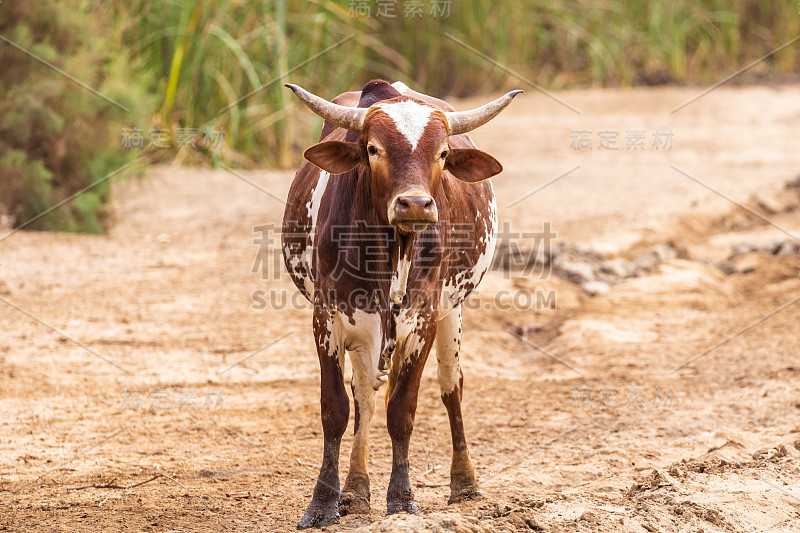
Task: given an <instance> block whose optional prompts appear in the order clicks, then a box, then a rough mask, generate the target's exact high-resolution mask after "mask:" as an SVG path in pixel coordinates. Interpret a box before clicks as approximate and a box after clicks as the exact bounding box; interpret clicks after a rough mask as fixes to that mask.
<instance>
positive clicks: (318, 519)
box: [297, 309, 350, 529]
mask: <svg viewBox="0 0 800 533" xmlns="http://www.w3.org/2000/svg"><path fill="white" fill-rule="evenodd" d="M334 327H335V326H334V323H333V320H331V317H330V315H329V314H328V313H327V312H326V311H321V310H319V309H315V310H314V338H315V340H316V344H317V355H318V356H319V366H320V371H321V383H320V408H321V414H322V433H323V435H324V447H323V455H322V467H321V468H320V471H319V477H318V478H317V484H316V486H315V487H314V496H313V498H312V499H311V503H310V504H308V508H307V509H306V512H305V514H304V515H303V518H302V520H300V523H299V524H297V529H305V528H309V527H325V526H329V525H331V524H338V523H339V445H340V444H341V442H342V435H343V434H344V432H345V430H346V429H347V422H348V418H349V416H350V400H349V399H348V397H347V391H346V390H345V387H344V379H343V376H342V367H343V366H344V347H343V346H342V344H341V342H340V341H339V338H340V335H338V332H337V331H334Z"/></svg>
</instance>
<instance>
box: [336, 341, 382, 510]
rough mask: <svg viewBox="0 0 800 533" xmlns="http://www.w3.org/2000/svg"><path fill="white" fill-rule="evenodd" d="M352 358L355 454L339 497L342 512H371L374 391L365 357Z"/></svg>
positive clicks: (360, 355)
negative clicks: (370, 468)
mask: <svg viewBox="0 0 800 533" xmlns="http://www.w3.org/2000/svg"><path fill="white" fill-rule="evenodd" d="M351 355H353V357H351V358H350V360H351V361H352V363H353V381H352V383H351V388H352V390H353V403H354V404H355V409H356V413H355V426H356V427H355V438H354V441H353V451H352V453H351V454H350V471H349V472H348V473H347V480H346V481H345V483H344V489H343V490H342V496H341V498H339V513H341V514H342V516H344V515H347V514H367V513H369V497H370V494H369V470H368V468H367V459H368V457H369V426H370V421H371V420H372V413H373V412H374V411H375V389H373V388H372V384H371V383H370V381H369V376H368V375H367V369H366V367H365V366H364V365H365V361H364V358H363V356H362V354H356V353H354V352H351Z"/></svg>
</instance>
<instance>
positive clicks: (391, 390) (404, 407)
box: [386, 323, 436, 514]
mask: <svg viewBox="0 0 800 533" xmlns="http://www.w3.org/2000/svg"><path fill="white" fill-rule="evenodd" d="M424 330H426V331H415V332H414V333H412V334H411V335H410V337H409V339H408V340H407V341H406V343H405V346H403V347H402V351H403V352H404V353H403V355H406V354H407V355H408V357H407V358H405V359H404V357H403V356H401V355H400V354H398V353H397V352H395V355H394V357H393V358H392V370H391V372H390V374H389V387H388V388H387V390H386V395H387V403H386V425H387V426H388V429H389V436H390V437H391V438H392V475H391V477H390V478H389V489H388V490H387V491H386V514H395V513H402V512H405V513H411V514H419V509H417V504H416V503H414V493H413V491H412V489H411V480H410V479H409V475H408V474H409V463H408V447H409V442H410V441H411V432H412V430H413V429H414V415H415V414H416V410H417V398H418V396H419V383H420V379H421V378H422V369H423V368H424V367H425V360H426V359H427V358H428V354H429V353H430V350H431V347H432V346H433V337H434V335H435V332H436V324H435V323H432V324H430V325H429V326H427V327H424ZM398 351H400V350H398Z"/></svg>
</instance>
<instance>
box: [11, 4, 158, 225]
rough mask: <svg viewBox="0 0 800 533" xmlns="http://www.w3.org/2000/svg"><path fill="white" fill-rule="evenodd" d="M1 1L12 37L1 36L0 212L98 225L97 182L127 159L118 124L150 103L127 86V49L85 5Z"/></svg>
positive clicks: (103, 194) (20, 218) (100, 189)
mask: <svg viewBox="0 0 800 533" xmlns="http://www.w3.org/2000/svg"><path fill="white" fill-rule="evenodd" d="M0 10H2V18H0V35H2V36H3V37H4V38H5V39H8V40H9V41H12V42H13V43H14V44H15V45H16V46H14V45H12V44H10V43H9V42H7V41H2V42H0V65H2V68H0V214H4V215H5V216H10V217H11V220H12V224H14V225H15V226H18V225H21V224H24V223H26V222H27V221H30V220H33V222H31V223H30V224H27V225H26V227H27V228H29V229H52V230H60V231H82V232H91V233H101V232H102V231H103V230H104V229H105V226H106V219H107V216H108V214H107V212H106V209H105V206H106V204H107V202H108V199H109V182H108V180H106V181H100V182H99V183H98V184H97V185H95V186H92V184H94V183H95V182H98V181H99V180H101V179H102V178H103V177H104V176H106V175H107V174H109V173H110V172H112V171H114V170H115V169H118V168H119V167H121V166H122V165H124V164H125V163H126V162H128V160H129V154H126V153H124V152H121V151H120V150H119V148H118V146H119V136H118V133H117V132H118V131H119V127H120V124H121V123H122V119H123V115H128V116H130V117H133V116H135V113H136V112H137V110H138V109H140V107H141V104H146V100H147V99H146V98H145V93H144V92H143V91H141V90H138V89H137V88H135V87H133V88H131V87H130V86H129V71H130V65H128V64H127V62H126V61H125V59H124V57H125V56H124V54H122V53H120V50H119V49H118V47H117V49H114V47H113V46H111V41H109V40H104V39H102V38H101V37H99V36H98V35H99V34H100V31H99V30H100V26H99V24H97V23H96V22H95V19H93V18H92V17H91V16H87V14H86V13H85V12H80V11H77V10H75V8H74V6H72V7H70V6H68V5H65V4H64V3H61V2H56V1H47V2H37V3H35V4H34V3H30V2H4V3H3V4H2V5H1V6H0ZM17 46H18V47H20V48H22V49H24V50H27V51H29V52H30V54H32V55H30V54H26V53H25V52H23V51H22V50H21V49H20V48H17ZM66 51H68V52H66ZM65 52H66V53H65ZM33 56H35V57H36V58H39V60H37V59H36V58H35V57H33ZM43 62H47V63H50V64H52V65H54V66H56V67H57V68H60V69H62V70H64V71H66V72H68V73H70V74H71V75H72V76H73V77H75V78H76V79H78V80H80V81H82V82H85V83H86V84H87V85H89V86H91V87H94V88H96V90H97V91H100V92H101V93H103V94H104V95H106V96H107V97H108V98H110V99H112V100H114V101H116V102H117V103H119V105H121V106H122V107H127V108H128V109H129V111H128V112H126V111H123V110H122V109H120V108H119V107H117V106H116V105H114V104H113V103H111V102H108V101H107V100H105V99H103V98H101V97H99V96H97V95H95V94H92V93H91V92H90V91H89V90H87V89H86V88H83V87H81V86H79V85H78V84H77V83H75V82H74V81H72V80H69V79H67V78H66V77H65V76H61V75H59V74H58V73H56V72H54V71H53V69H51V68H49V67H48V66H47V65H46V64H44V63H43ZM87 187H88V189H87ZM83 189H87V190H86V192H84V193H83V194H81V195H80V196H77V197H76V198H75V199H74V200H73V201H71V202H69V203H65V205H64V206H63V207H60V208H58V209H54V210H52V211H49V212H48V210H50V208H51V207H52V206H55V205H57V204H59V203H61V202H62V201H64V200H66V199H67V198H69V197H70V196H72V195H73V194H75V193H77V192H78V191H80V190H83ZM46 212H47V214H46V215H45V214H44V213H46ZM37 217H38V218H37ZM34 219H35V220H34Z"/></svg>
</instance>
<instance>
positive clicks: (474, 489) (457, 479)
mask: <svg viewBox="0 0 800 533" xmlns="http://www.w3.org/2000/svg"><path fill="white" fill-rule="evenodd" d="M460 350H461V307H460V306H459V307H458V308H456V309H453V310H452V311H451V312H450V314H449V315H447V316H446V317H444V318H443V319H441V320H440V321H439V328H438V332H437V334H436V359H437V361H438V363H439V365H438V377H439V387H440V389H441V394H442V402H443V403H444V406H445V408H447V416H448V417H449V419H450V434H451V436H452V439H453V458H452V462H451V464H450V499H449V500H448V502H447V503H457V502H460V501H462V500H465V499H471V498H476V497H480V493H479V492H478V483H477V482H476V480H475V470H474V469H473V468H472V461H471V460H470V457H469V450H468V449H467V439H466V437H465V436H464V421H463V419H462V418H461V393H462V391H463V386H464V377H463V375H462V373H461V366H460V365H459V362H458V355H459V352H460Z"/></svg>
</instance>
